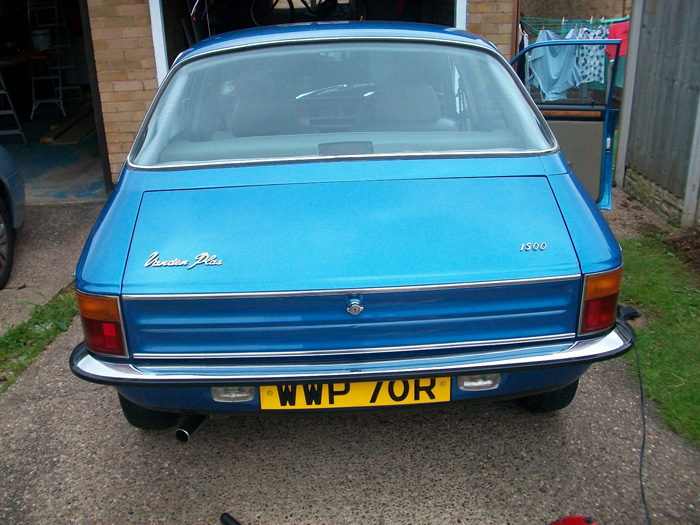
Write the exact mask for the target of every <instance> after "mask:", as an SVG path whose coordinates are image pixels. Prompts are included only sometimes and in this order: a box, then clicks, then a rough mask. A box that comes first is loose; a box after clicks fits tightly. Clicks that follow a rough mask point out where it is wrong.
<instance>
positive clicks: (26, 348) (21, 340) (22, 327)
mask: <svg viewBox="0 0 700 525" xmlns="http://www.w3.org/2000/svg"><path fill="white" fill-rule="evenodd" d="M77 313H78V302H77V300H76V298H75V290H74V289H73V287H72V286H67V287H66V288H64V289H63V290H61V292H59V293H58V294H57V295H56V296H55V297H54V298H53V299H51V300H50V301H49V302H48V303H46V304H45V305H42V306H37V307H36V308H35V309H34V312H33V313H32V315H31V316H30V317H29V319H27V320H26V321H24V322H23V323H20V324H18V325H16V326H13V327H12V328H10V329H9V330H8V331H7V332H5V334H4V335H3V336H2V337H0V377H2V378H3V381H2V383H0V394H1V393H3V392H5V391H6V390H7V389H8V388H9V387H10V385H11V384H12V383H13V381H14V380H15V379H17V377H18V376H19V375H20V374H21V373H22V372H23V371H24V370H25V369H27V368H28V367H29V365H31V364H32V363H33V362H34V359H36V357H37V356H38V355H39V354H40V353H41V352H42V351H43V350H44V348H46V347H47V346H48V344H49V343H51V341H53V339H54V337H56V336H57V335H58V334H60V333H62V332H65V331H66V330H68V327H69V326H70V324H71V321H72V320H73V317H74V316H75V314H77Z"/></svg>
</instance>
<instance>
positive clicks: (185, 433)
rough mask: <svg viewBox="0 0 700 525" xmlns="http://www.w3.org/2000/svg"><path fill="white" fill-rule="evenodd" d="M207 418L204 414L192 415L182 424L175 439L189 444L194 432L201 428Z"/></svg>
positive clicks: (176, 432)
mask: <svg viewBox="0 0 700 525" xmlns="http://www.w3.org/2000/svg"><path fill="white" fill-rule="evenodd" d="M206 418H207V416H203V415H202V414H191V415H189V416H187V417H186V418H185V420H184V421H183V422H182V424H181V425H180V426H179V427H178V429H177V430H176V431H175V439H177V440H178V441H179V442H180V443H187V442H188V441H189V440H190V437H192V434H194V431H195V430H197V429H198V428H199V425H201V424H202V423H204V420H205V419H206Z"/></svg>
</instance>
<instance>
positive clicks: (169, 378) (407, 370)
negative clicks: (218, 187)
mask: <svg viewBox="0 0 700 525" xmlns="http://www.w3.org/2000/svg"><path fill="white" fill-rule="evenodd" d="M633 345H634V332H633V331H632V329H631V328H630V327H629V326H628V325H627V324H626V323H624V322H618V324H617V326H616V328H615V330H613V331H612V332H610V333H608V334H607V335H605V336H603V337H600V338H596V339H588V340H584V341H577V342H575V343H573V344H572V345H571V346H569V347H568V348H566V349H565V350H559V346H556V345H555V346H543V347H541V348H539V350H540V351H541V354H540V355H534V356H533V355H530V356H525V357H517V356H518V354H520V353H521V352H522V351H523V350H528V349H527V348H525V349H523V348H520V349H517V350H512V351H510V352H507V353H506V354H507V355H508V356H509V357H502V358H498V357H496V356H495V355H494V358H493V359H491V360H486V361H477V362H474V361H473V359H474V358H475V357H483V354H477V355H474V354H471V355H462V356H445V357H441V358H428V359H425V358H421V359H401V360H392V361H386V362H369V363H363V362H353V363H345V364H340V365H338V364H321V365H318V364H317V365H301V366H300V365H281V366H280V365H271V366H264V367H260V366H258V367H252V366H251V367H241V366H236V367H213V366H201V367H199V368H198V369H195V371H192V367H184V366H179V367H160V368H156V367H150V368H149V369H144V370H140V369H138V368H136V367H135V366H133V365H131V364H126V363H124V364H122V363H112V362H106V361H100V360H98V359H96V358H94V357H93V356H92V355H90V353H89V352H87V350H86V348H85V345H84V344H80V345H78V346H77V347H76V348H75V350H73V353H72V354H71V358H70V365H71V370H72V371H73V373H74V374H76V375H77V376H79V377H81V378H82V379H85V380H88V381H93V382H96V383H104V384H112V385H121V386H149V385H150V386H176V385H183V386H196V385H212V384H228V383H245V382H248V383H251V382H253V383H258V384H260V383H261V382H284V381H294V382H297V381H302V382H303V381H307V382H308V381H309V380H314V379H324V380H333V379H336V378H346V379H348V380H351V381H355V380H361V379H364V378H382V377H384V378H386V377H392V376H396V377H417V376H422V375H441V374H445V373H448V374H454V373H472V372H475V373H480V372H483V371H487V370H488V371H508V370H520V369H527V368H542V367H549V366H567V365H568V366H576V365H583V364H588V363H591V362H594V361H600V360H603V359H609V358H612V357H616V356H618V355H620V354H622V353H624V352H626V351H627V350H629V349H630V348H631V347H632V346H633ZM529 350H533V349H532V348H530V349H529ZM460 359H461V361H460V362H457V363H455V362H454V361H455V360H460ZM373 365H383V366H382V367H381V368H376V367H374V368H373ZM339 368H340V369H339ZM185 370H187V371H185ZM234 371H235V372H236V373H232V372H234Z"/></svg>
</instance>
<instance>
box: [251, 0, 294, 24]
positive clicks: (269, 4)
mask: <svg viewBox="0 0 700 525" xmlns="http://www.w3.org/2000/svg"><path fill="white" fill-rule="evenodd" d="M250 17H251V18H252V19H253V23H254V24H255V25H256V26H269V25H272V24H286V23H289V22H291V21H292V18H293V17H294V7H293V6H292V0H253V1H252V2H251V4H250Z"/></svg>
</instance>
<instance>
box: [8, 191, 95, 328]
mask: <svg viewBox="0 0 700 525" xmlns="http://www.w3.org/2000/svg"><path fill="white" fill-rule="evenodd" d="M103 205H104V201H99V200H98V201H91V202H83V203H77V202H76V203H59V204H30V205H28V206H27V213H26V218H25V222H24V227H23V228H22V231H21V232H20V235H19V237H18V239H17V244H16V245H15V260H14V264H13V268H12V274H11V275H10V281H9V282H8V283H7V286H5V288H3V289H2V290H0V335H2V334H4V333H5V332H6V331H7V329H8V328H9V327H10V326H12V325H15V324H18V323H20V322H22V321H24V320H25V319H27V318H28V317H29V316H30V315H31V313H32V311H33V310H34V307H35V305H37V304H44V303H46V302H47V301H48V300H49V299H51V298H52V297H53V296H54V295H56V293H57V292H58V291H59V290H61V289H62V288H63V287H64V286H66V285H68V284H69V283H70V282H72V281H73V277H74V273H75V266H76V264H77V263H78V258H79V257H80V252H81V251H82V249H83V245H84V244H85V240H86V239H87V237H88V235H89V234H90V230H91V229H92V225H93V224H94V223H95V219H96V218H97V216H98V215H99V213H100V210H101V209H102V206H103Z"/></svg>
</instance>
